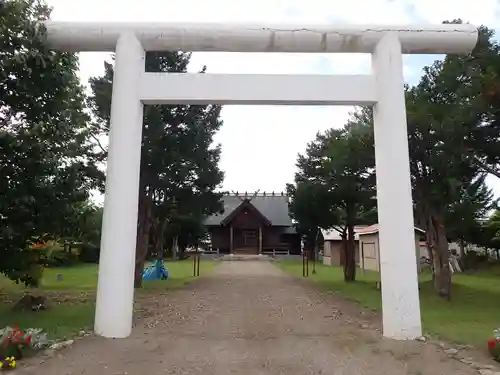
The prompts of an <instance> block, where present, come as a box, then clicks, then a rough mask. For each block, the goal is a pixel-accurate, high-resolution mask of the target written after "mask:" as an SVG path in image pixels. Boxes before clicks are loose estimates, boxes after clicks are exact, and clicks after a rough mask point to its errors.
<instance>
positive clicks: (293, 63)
mask: <svg viewBox="0 0 500 375" xmlns="http://www.w3.org/2000/svg"><path fill="white" fill-rule="evenodd" d="M48 1H49V4H50V5H52V6H53V7H54V11H53V17H52V18H53V19H54V20H65V21H70V20H71V21H192V22H196V21H199V22H224V21H230V22H258V23H267V22H269V23H271V22H272V23H279V22H282V23H303V24H314V23H327V22H330V23H358V24H361V23H376V24H383V23H385V24H407V23H411V22H412V21H414V22H415V21H416V20H418V21H420V22H434V23H440V22H441V21H442V20H445V19H453V18H462V19H464V20H466V21H471V22H473V23H476V24H488V25H495V24H497V23H498V14H497V15H495V12H496V11H498V9H499V5H498V4H497V3H496V1H495V0H476V1H470V0H439V1H435V0H434V1H431V0H418V1H417V0H406V1H403V0H350V1H340V0H330V1H326V0H253V1H245V0H239V1H235V0H211V1H206V0H183V1H179V2H175V3H172V2H170V1H164V0H141V1H140V2H128V3H127V2H125V3H124V2H122V1H118V0H85V1H84V0H48ZM107 57H109V54H102V53H85V54H81V77H82V80H83V81H84V82H86V81H87V79H88V77H90V76H95V75H100V74H102V71H103V60H104V59H105V58H107ZM203 65H207V66H208V71H209V72H224V73H310V74H314V73H337V74H339V73H340V74H352V73H366V72H368V71H369V70H370V60H369V57H368V56H363V55H335V56H332V55H305V54H299V55H283V54H230V53H197V54H194V55H193V58H192V62H191V66H190V69H191V70H197V69H199V68H200V67H201V66H203ZM420 69H421V66H420V65H416V66H415V65H414V64H412V62H411V60H408V59H405V71H404V72H405V77H406V78H407V79H412V80H413V79H415V76H416V75H417V74H418V72H419V71H420ZM349 110H350V109H349V108H344V107H329V108H328V107H242V106H227V107H225V108H224V109H223V114H222V116H223V119H224V127H223V129H222V130H221V131H220V133H219V134H218V135H217V141H219V142H221V143H222V145H223V159H222V167H223V169H224V170H225V171H226V182H225V188H227V189H231V190H239V191H245V190H248V191H251V190H256V189H261V190H271V191H272V190H275V191H279V190H282V189H284V185H285V183H286V182H289V181H291V180H292V179H293V173H294V170H295V160H296V155H297V153H298V152H300V151H303V150H304V148H305V146H306V144H307V142H308V141H310V140H311V139H312V138H313V137H314V135H315V134H316V132H317V131H319V130H325V129H327V128H329V127H335V126H342V125H343V123H344V122H345V120H346V119H347V114H348V111H349ZM498 191H499V192H500V189H498Z"/></svg>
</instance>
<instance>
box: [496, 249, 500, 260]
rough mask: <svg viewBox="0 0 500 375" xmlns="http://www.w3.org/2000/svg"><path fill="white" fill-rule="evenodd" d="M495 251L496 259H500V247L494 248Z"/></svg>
mask: <svg viewBox="0 0 500 375" xmlns="http://www.w3.org/2000/svg"><path fill="white" fill-rule="evenodd" d="M495 251H496V253H497V260H500V249H496V250H495Z"/></svg>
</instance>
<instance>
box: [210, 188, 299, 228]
mask: <svg viewBox="0 0 500 375" xmlns="http://www.w3.org/2000/svg"><path fill="white" fill-rule="evenodd" d="M245 198H247V199H249V201H250V204H251V205H252V206H254V207H255V208H256V209H257V210H258V211H259V212H260V213H261V214H262V215H263V216H264V217H266V218H267V219H268V220H269V221H270V222H271V225H274V226H284V227H291V226H292V225H293V223H292V219H291V218H290V213H289V209H288V197H287V196H286V195H281V194H277V195H272V194H265V195H264V194H262V193H261V194H258V195H256V196H246V197H245V196H241V195H236V194H232V195H224V196H223V197H222V198H221V199H222V203H223V205H224V213H223V214H215V215H212V216H209V217H207V218H206V220H205V225H209V226H215V225H221V222H222V221H223V220H224V219H225V218H226V217H227V216H229V215H230V214H231V213H232V212H233V211H234V210H235V209H236V208H237V207H239V206H240V204H241V203H242V201H243V199H245Z"/></svg>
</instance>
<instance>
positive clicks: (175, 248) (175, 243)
mask: <svg viewBox="0 0 500 375" xmlns="http://www.w3.org/2000/svg"><path fill="white" fill-rule="evenodd" d="M178 241H179V239H178V237H177V236H174V239H173V241H172V260H177V255H178V253H179V246H178Z"/></svg>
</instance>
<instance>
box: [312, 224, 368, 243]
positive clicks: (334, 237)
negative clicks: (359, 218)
mask: <svg viewBox="0 0 500 375" xmlns="http://www.w3.org/2000/svg"><path fill="white" fill-rule="evenodd" d="M366 227H367V225H355V226H354V240H356V241H357V240H358V239H359V233H360V232H361V231H362V230H363V229H364V228H366ZM321 233H322V234H323V239H324V240H325V241H340V240H342V237H340V232H339V231H338V230H336V229H328V230H324V229H322V230H321Z"/></svg>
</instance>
